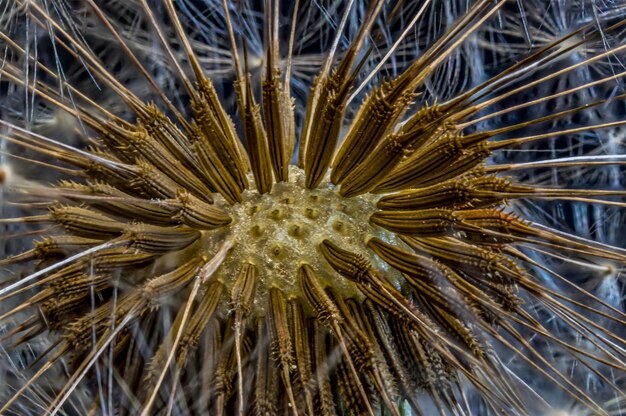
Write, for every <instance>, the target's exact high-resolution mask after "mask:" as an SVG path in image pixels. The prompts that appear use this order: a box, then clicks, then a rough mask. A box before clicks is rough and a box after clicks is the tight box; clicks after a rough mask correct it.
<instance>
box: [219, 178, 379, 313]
mask: <svg viewBox="0 0 626 416" xmlns="http://www.w3.org/2000/svg"><path fill="white" fill-rule="evenodd" d="M304 182H305V174H304V171H303V170H302V169H300V168H298V167H295V166H291V167H290V171H289V181H287V182H280V183H277V184H275V185H274V186H273V188H272V190H271V192H269V193H266V194H263V195H260V194H259V193H258V192H257V191H256V190H249V191H245V192H244V193H243V195H242V197H243V201H242V202H241V203H239V204H236V205H234V206H226V207H225V209H227V210H228V211H229V215H230V216H231V217H232V218H233V222H232V224H231V225H230V226H229V227H228V231H227V233H228V237H227V238H230V239H231V240H232V241H233V242H234V243H235V246H234V248H233V250H232V252H231V253H230V255H229V257H228V259H227V260H226V261H225V262H224V264H223V265H222V267H221V268H220V275H221V278H222V279H223V281H224V282H225V283H226V284H227V285H228V284H229V283H230V282H232V281H233V280H234V277H236V276H237V273H238V271H239V268H240V267H241V265H242V263H245V262H248V263H252V264H254V265H256V266H257V269H258V270H259V273H260V275H259V280H258V282H259V284H258V285H257V296H256V299H257V301H259V302H261V303H260V304H265V303H262V302H264V301H263V299H264V298H265V295H266V294H267V291H268V290H269V289H270V288H271V287H272V286H275V287H279V288H280V289H281V290H282V291H283V292H284V293H285V294H291V295H297V294H298V293H299V292H300V289H299V287H298V281H297V272H298V268H299V267H300V266H301V265H302V264H303V263H307V264H309V265H311V266H313V267H314V268H315V269H316V270H317V271H318V272H319V273H320V277H322V278H323V279H328V280H329V282H328V283H332V285H333V287H335V288H336V289H338V290H341V291H344V292H350V293H345V295H347V296H349V295H352V294H355V291H356V290H355V288H354V287H353V285H352V283H351V282H349V281H348V280H346V279H343V278H341V277H339V276H338V275H337V274H336V273H335V272H334V271H333V270H332V269H331V268H330V266H329V265H327V264H326V262H325V260H324V258H323V257H322V256H321V254H320V253H319V252H318V248H317V247H318V245H319V244H320V243H321V242H322V241H323V240H324V239H330V240H331V241H333V242H335V243H336V244H340V245H341V246H342V247H343V248H345V249H347V250H350V251H352V252H355V253H359V254H362V255H365V256H367V257H368V258H369V257H371V255H370V254H368V253H367V250H366V248H365V245H364V241H365V240H366V239H367V237H368V236H377V237H379V238H384V239H386V240H387V239H389V237H390V236H389V235H387V234H389V233H387V232H386V231H384V230H382V229H381V228H379V227H377V226H374V225H371V224H370V223H369V221H368V218H369V216H370V215H371V214H372V212H374V211H375V210H376V199H377V197H376V196H375V195H371V194H366V195H363V196H359V197H355V198H343V197H342V196H340V195H339V193H338V192H337V191H338V188H337V187H336V186H335V185H333V184H331V183H329V182H328V181H327V180H325V181H324V182H323V183H322V184H321V185H320V186H319V187H317V188H315V189H307V188H306V187H305V185H304ZM208 238H209V239H211V240H212V239H216V240H218V241H219V240H221V239H223V238H224V237H223V235H220V236H217V235H216V236H208ZM207 243H208V244H211V245H213V244H212V243H213V242H210V241H207ZM331 280H332V282H331Z"/></svg>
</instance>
